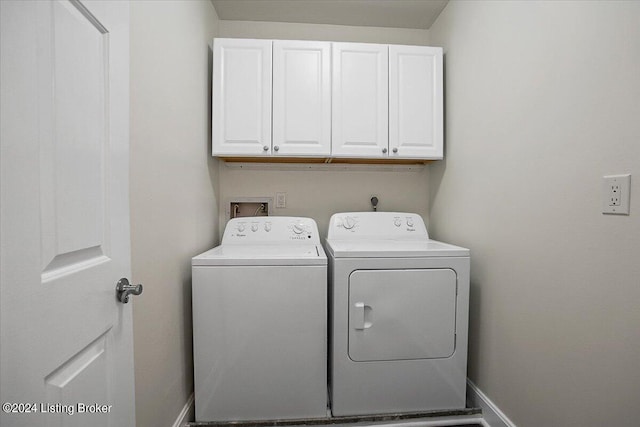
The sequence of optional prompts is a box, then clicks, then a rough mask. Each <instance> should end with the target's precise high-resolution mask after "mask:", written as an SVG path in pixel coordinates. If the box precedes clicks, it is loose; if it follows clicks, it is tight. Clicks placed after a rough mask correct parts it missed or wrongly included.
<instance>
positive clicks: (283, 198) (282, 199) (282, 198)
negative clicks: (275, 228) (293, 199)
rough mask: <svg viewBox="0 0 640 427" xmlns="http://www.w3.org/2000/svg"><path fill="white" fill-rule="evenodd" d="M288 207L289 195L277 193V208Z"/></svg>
mask: <svg viewBox="0 0 640 427" xmlns="http://www.w3.org/2000/svg"><path fill="white" fill-rule="evenodd" d="M286 207H287V193H276V208H279V209H282V208H286Z"/></svg>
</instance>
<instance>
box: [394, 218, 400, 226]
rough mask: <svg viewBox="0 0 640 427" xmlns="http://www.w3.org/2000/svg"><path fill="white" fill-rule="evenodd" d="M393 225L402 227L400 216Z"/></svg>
mask: <svg viewBox="0 0 640 427" xmlns="http://www.w3.org/2000/svg"><path fill="white" fill-rule="evenodd" d="M393 225H395V226H396V227H400V226H401V225H402V221H400V218H396V219H394V220H393Z"/></svg>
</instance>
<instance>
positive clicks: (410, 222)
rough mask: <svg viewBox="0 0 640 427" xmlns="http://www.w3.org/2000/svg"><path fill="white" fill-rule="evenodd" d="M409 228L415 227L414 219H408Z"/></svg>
mask: <svg viewBox="0 0 640 427" xmlns="http://www.w3.org/2000/svg"><path fill="white" fill-rule="evenodd" d="M407 226H409V227H413V218H411V217H409V218H407Z"/></svg>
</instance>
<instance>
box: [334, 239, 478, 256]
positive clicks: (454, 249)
mask: <svg viewBox="0 0 640 427" xmlns="http://www.w3.org/2000/svg"><path fill="white" fill-rule="evenodd" d="M326 243H327V253H329V254H330V255H332V256H333V257H335V258H409V257H411V258H430V257H460V256H465V257H468V256H469V249H467V248H462V247H460V246H454V245H450V244H448V243H443V242H438V241H437V240H422V241H406V240H332V239H327V241H326Z"/></svg>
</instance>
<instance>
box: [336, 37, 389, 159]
mask: <svg viewBox="0 0 640 427" xmlns="http://www.w3.org/2000/svg"><path fill="white" fill-rule="evenodd" d="M388 50H389V49H388V46H387V45H379V44H366V43H334V44H333V82H332V86H333V91H332V105H333V117H332V133H333V137H332V154H333V155H334V156H337V157H372V158H375V157H387V156H388V153H387V151H388V140H389V135H388V131H389V130H388V125H387V124H388V111H389V105H388V104H389V97H388V89H389V88H388V74H389V69H388V67H389V56H388Z"/></svg>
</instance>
